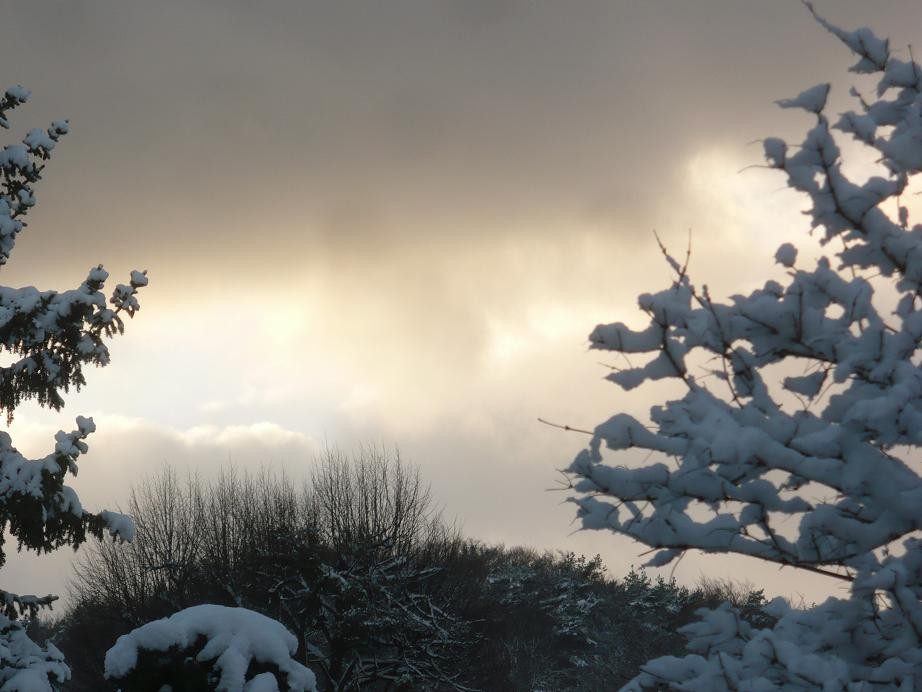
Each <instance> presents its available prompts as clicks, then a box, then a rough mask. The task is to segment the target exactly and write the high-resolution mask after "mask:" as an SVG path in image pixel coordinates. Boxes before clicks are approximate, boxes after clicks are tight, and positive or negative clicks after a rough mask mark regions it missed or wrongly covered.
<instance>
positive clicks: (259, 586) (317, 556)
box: [58, 450, 761, 690]
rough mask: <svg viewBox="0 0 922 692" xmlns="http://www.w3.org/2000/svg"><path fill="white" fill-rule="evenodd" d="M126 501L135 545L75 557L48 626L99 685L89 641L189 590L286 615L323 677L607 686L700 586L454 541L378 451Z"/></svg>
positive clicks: (148, 484)
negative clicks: (301, 470) (65, 603)
mask: <svg viewBox="0 0 922 692" xmlns="http://www.w3.org/2000/svg"><path fill="white" fill-rule="evenodd" d="M129 505H130V506H129V509H130V511H131V512H132V513H133V514H134V515H135V517H136V518H137V525H138V535H137V538H136V540H135V542H134V543H133V544H132V545H131V546H116V547H113V546H112V545H111V544H109V543H98V544H97V545H96V546H95V547H94V548H93V550H92V551H91V552H89V553H87V554H86V555H85V557H84V558H83V559H82V560H81V561H80V564H79V567H78V568H77V572H76V577H75V579H74V581H73V584H72V594H71V595H72V605H71V608H70V610H69V612H68V613H67V617H66V618H65V621H64V622H63V623H60V624H59V626H58V642H59V645H60V647H61V648H62V649H63V650H64V651H65V653H67V654H68V655H69V656H71V657H72V659H73V660H75V661H77V660H79V661H80V662H81V664H80V665H79V666H76V667H75V669H74V671H73V673H74V680H73V682H74V684H73V686H72V687H71V689H75V690H90V689H92V690H97V689H99V690H104V689H114V688H113V687H112V686H108V687H107V685H106V683H105V682H104V681H103V679H102V661H101V660H100V659H101V654H100V653H99V652H102V651H105V650H106V649H107V648H109V647H110V646H111V645H112V644H113V642H114V641H115V639H116V638H117V637H118V636H119V635H121V634H124V633H126V632H128V631H129V630H131V629H134V628H136V627H137V626H139V625H140V624H142V623H145V622H148V621H150V620H152V619H156V618H161V617H164V616H167V615H170V614H172V613H175V612H177V611H180V610H182V609H184V608H187V607H189V606H192V605H195V604H199V603H212V604H219V605H226V606H242V607H245V608H250V609H252V610H256V611H258V612H261V613H263V614H265V615H267V616H269V617H271V618H274V619H276V620H278V621H279V622H281V623H282V624H284V625H285V627H287V628H288V629H289V630H290V631H291V632H292V633H293V634H294V635H295V636H296V637H297V640H298V642H299V650H298V653H297V658H298V660H299V661H300V662H302V663H304V664H305V665H308V666H309V667H310V668H312V669H313V670H314V671H315V672H316V673H317V675H318V679H319V682H320V684H321V687H322V689H329V690H354V689H382V690H385V689H389V690H394V689H463V688H469V689H482V690H497V689H502V690H535V689H554V690H566V689H572V690H597V689H607V688H610V687H612V686H614V685H616V684H619V683H621V682H625V681H627V680H629V679H630V678H631V677H633V676H634V675H635V674H636V673H637V671H638V669H639V666H640V665H641V664H642V663H643V662H644V661H646V660H647V659H648V658H649V657H651V656H656V655H663V654H670V653H677V652H679V651H681V649H682V644H683V640H682V638H681V636H680V635H679V634H677V632H676V629H677V627H678V626H680V625H681V624H684V623H686V622H688V621H690V620H691V613H692V612H693V611H694V610H695V609H696V608H698V607H702V606H704V605H708V604H710V603H711V602H712V600H713V598H714V586H713V585H711V587H709V588H710V590H708V589H703V590H702V589H694V590H689V589H687V588H685V587H681V586H679V585H677V584H676V583H675V582H674V581H669V580H664V579H662V578H659V579H655V580H654V579H651V578H650V577H649V576H648V575H647V574H645V573H644V572H642V571H632V572H631V573H630V574H628V575H627V576H626V577H625V578H624V579H611V578H609V577H608V576H607V575H606V574H605V568H604V566H603V565H602V561H601V559H600V558H599V557H598V556H596V557H595V558H591V559H590V558H586V557H583V556H578V555H575V554H573V553H564V554H553V553H539V552H535V551H532V550H528V549H524V548H504V547H501V546H487V545H483V544H481V543H478V542H476V541H471V540H464V539H463V538H461V536H460V533H459V532H458V531H457V530H456V529H455V528H452V527H451V526H449V525H447V524H446V523H444V522H443V521H442V520H441V519H440V517H439V515H438V513H437V512H436V511H435V510H434V508H433V505H432V502H431V500H430V499H429V495H428V492H427V490H426V488H425V486H424V485H423V484H422V482H421V479H420V477H419V474H418V472H417V470H416V469H415V468H412V467H407V466H406V465H404V464H403V463H401V462H400V461H399V459H397V458H394V457H390V456H387V455H384V454H383V453H381V452H380V451H378V452H375V453H373V454H372V453H371V452H369V451H368V450H366V451H365V456H361V455H360V456H358V457H356V458H347V457H345V456H343V455H341V454H339V453H332V452H331V453H329V454H327V455H326V456H325V457H324V458H323V459H322V460H321V462H320V463H319V464H317V466H316V473H315V475H314V476H313V477H312V478H311V480H310V481H309V482H307V483H305V484H296V483H294V482H292V481H291V480H290V479H288V478H286V477H284V476H279V475H272V474H270V473H267V472H261V473H257V474H255V475H254V474H245V473H239V472H233V471H229V472H228V473H227V474H225V475H224V476H222V477H220V478H218V479H217V480H215V481H213V482H208V483H206V482H204V481H201V480H200V479H197V478H195V477H191V476H190V477H187V478H186V479H185V480H181V479H179V478H178V477H177V474H176V473H175V472H174V471H172V470H170V469H169V468H167V469H165V470H163V471H162V472H160V473H159V474H158V475H156V476H154V477H153V478H151V479H149V480H147V481H145V482H143V483H141V484H140V485H139V486H138V487H136V488H135V489H134V490H133V492H132V494H131V499H130V503H129ZM359 508H362V509H361V510H360V509H359ZM726 587H727V588H733V585H732V584H731V583H730V582H727V584H726ZM750 595H751V594H749V593H748V592H747V591H746V590H745V589H743V590H741V591H740V593H739V596H740V598H749V597H750ZM760 598H761V595H760V594H759V595H758V597H757V598H756V600H757V601H759V602H761V601H760V600H759V599H760ZM754 603H755V601H754ZM168 655H169V652H166V653H164V654H163V656H168ZM161 658H162V656H161Z"/></svg>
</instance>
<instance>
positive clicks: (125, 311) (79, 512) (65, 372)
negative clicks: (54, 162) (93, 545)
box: [0, 86, 147, 691]
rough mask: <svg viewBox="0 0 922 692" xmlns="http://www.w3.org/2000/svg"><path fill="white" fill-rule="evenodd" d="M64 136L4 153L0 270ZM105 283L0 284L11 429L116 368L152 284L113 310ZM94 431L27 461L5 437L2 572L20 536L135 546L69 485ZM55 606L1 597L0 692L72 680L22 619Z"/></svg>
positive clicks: (26, 545) (50, 544) (117, 300)
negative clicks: (119, 345)
mask: <svg viewBox="0 0 922 692" xmlns="http://www.w3.org/2000/svg"><path fill="white" fill-rule="evenodd" d="M28 98H29V91H28V90H26V89H24V88H23V87H21V86H15V87H11V88H9V89H7V90H6V92H5V93H4V94H3V96H2V98H0V126H2V127H3V128H8V127H9V122H8V120H7V116H8V113H9V112H10V111H11V110H13V109H14V108H17V107H18V106H20V105H22V104H23V103H25V102H26V100H27V99H28ZM67 131H68V123H67V121H66V120H56V121H55V122H53V123H51V125H50V126H49V127H48V128H47V129H44V130H43V129H38V128H36V129H33V130H30V131H29V132H28V134H26V136H25V137H24V138H23V139H22V141H21V143H17V144H10V145H7V146H4V147H3V149H2V151H0V265H3V264H6V262H7V260H8V259H9V257H10V253H11V252H12V250H13V246H14V244H15V242H16V238H17V236H18V235H19V234H20V233H21V232H22V230H23V229H24V228H25V226H26V223H25V221H24V217H25V216H26V214H27V213H28V212H29V210H30V209H31V208H32V207H33V206H34V205H35V201H36V198H35V185H36V183H38V181H39V180H41V177H42V173H43V171H44V168H45V161H47V160H48V159H49V158H50V156H51V152H52V151H53V150H54V148H55V146H56V145H57V143H58V141H59V140H60V138H61V137H62V136H63V135H64V134H66V133H67ZM107 278H108V274H107V272H106V271H105V270H104V269H103V268H102V265H99V266H98V267H94V268H92V269H90V272H89V275H88V276H87V278H86V280H85V281H84V282H83V283H82V284H81V285H80V286H79V287H77V288H75V289H72V290H67V291H60V292H59V291H54V290H46V291H39V290H38V289H36V288H34V287H32V286H27V287H24V288H10V287H6V286H0V349H2V350H3V351H4V352H5V353H6V354H7V355H8V358H7V359H5V360H6V362H8V363H9V364H8V365H5V366H3V367H0V409H2V410H3V411H4V412H5V413H6V418H7V422H10V421H11V420H12V418H13V412H14V411H15V409H16V407H17V406H18V405H19V404H20V403H22V402H23V401H27V400H30V399H34V400H36V401H37V402H38V403H39V404H40V405H42V406H48V407H51V408H53V409H55V410H59V409H60V408H61V406H63V404H64V399H63V398H62V396H61V393H62V392H67V391H68V390H69V388H70V387H75V388H76V389H79V388H80V387H81V386H82V385H83V384H85V378H84V376H83V366H84V365H87V364H93V365H98V366H104V365H107V364H108V363H109V350H108V348H107V347H106V339H108V338H109V337H112V336H113V335H115V334H119V333H121V332H122V331H123V329H124V323H123V315H127V316H129V317H131V316H133V315H134V313H135V312H136V311H137V310H138V307H139V306H138V301H137V297H136V294H137V292H138V289H139V288H141V287H142V286H145V285H146V284H147V276H146V274H145V273H144V272H139V271H133V272H131V279H130V281H129V283H127V284H119V285H117V286H116V287H115V290H114V291H113V292H112V295H111V297H110V298H109V300H108V303H107V301H106V297H105V296H104V295H103V293H102V289H103V285H104V283H105V281H106V279H107ZM94 430H95V426H94V424H93V420H92V419H90V418H83V417H77V427H76V430H73V431H72V432H64V431H63V430H62V431H60V432H58V433H57V435H56V436H55V445H54V450H53V451H52V452H51V453H50V454H48V455H47V456H45V457H43V458H40V459H26V458H24V457H23V456H22V455H21V454H20V453H19V452H18V451H17V450H16V448H15V447H13V443H12V440H11V438H10V436H9V434H7V433H6V432H0V567H2V565H3V564H4V562H5V559H6V554H5V552H4V551H3V546H2V541H3V540H4V539H5V538H6V537H12V538H14V539H15V540H16V542H17V545H18V548H19V549H20V550H21V549H26V550H32V551H35V552H38V553H43V552H49V551H52V550H55V549H56V548H60V547H62V546H72V547H75V548H76V547H77V546H79V545H80V544H81V543H83V542H84V541H85V540H86V538H87V536H88V535H93V536H96V537H99V538H101V537H102V536H103V535H104V534H105V533H109V534H111V535H112V536H115V537H118V538H121V539H131V537H132V535H133V532H134V526H133V524H132V522H131V520H130V519H129V518H128V517H126V516H124V515H121V514H118V513H115V512H109V511H103V512H99V513H92V512H89V511H87V510H85V509H84V508H83V507H82V505H81V504H80V500H79V498H78V497H77V494H76V493H75V492H74V491H73V489H71V488H69V487H68V486H67V485H65V479H66V477H67V474H69V473H71V474H76V473H77V458H78V457H79V456H80V455H81V454H83V453H85V452H86V451H87V444H86V442H85V439H86V437H87V436H88V435H90V433H92V432H93V431H94ZM55 599H56V596H52V595H48V596H41V597H39V596H32V595H18V594H14V593H10V592H8V591H3V590H0V688H2V689H3V690H30V691H32V690H50V689H53V685H56V684H57V683H60V682H61V681H63V680H65V679H66V678H67V677H68V675H69V671H68V669H67V666H66V665H65V664H64V661H63V656H61V654H60V652H59V651H58V650H57V649H56V648H55V647H54V646H53V645H51V644H49V645H48V646H47V648H43V647H41V646H39V645H37V644H35V643H34V642H32V641H31V640H30V639H29V638H28V636H27V635H26V633H25V631H24V629H23V624H22V622H21V621H20V620H19V618H20V617H21V616H23V615H26V616H33V617H34V616H35V614H36V613H37V611H38V610H39V609H40V608H44V607H50V606H51V604H52V602H53V601H54V600H55Z"/></svg>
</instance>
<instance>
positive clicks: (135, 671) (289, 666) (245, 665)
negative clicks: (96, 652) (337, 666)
mask: <svg viewBox="0 0 922 692" xmlns="http://www.w3.org/2000/svg"><path fill="white" fill-rule="evenodd" d="M297 650H298V640H297V638H296V637H295V636H294V635H293V634H292V633H291V632H289V631H288V630H286V629H285V627H284V626H282V625H281V624H280V623H278V622H276V621H275V620H273V619H272V618H268V617H266V616H265V615H260V614H259V613H256V612H253V611H252V610H247V609H246V608H228V607H226V606H219V605H199V606H192V607H190V608H186V609H185V610H181V611H179V612H178V613H174V614H173V615H171V616H170V617H168V618H163V619H161V620H154V621H153V622H148V623H147V624H146V625H142V626H141V627H138V628H137V629H135V630H132V631H131V632H129V633H128V634H125V635H122V636H121V637H119V638H118V641H117V642H116V643H115V646H113V647H112V648H111V649H109V651H108V653H106V677H107V678H109V679H111V680H112V681H113V682H115V683H117V684H118V685H119V687H120V689H121V690H123V692H158V691H159V690H163V689H168V690H173V691H174V692H199V691H200V690H217V691H218V692H280V690H286V691H287V692H316V690H317V684H316V679H315V678H314V674H313V673H312V672H311V671H310V670H309V669H307V668H305V667H304V666H303V665H301V664H300V663H298V662H297V661H296V660H295V659H294V658H293V657H294V655H295V653H296V652H297Z"/></svg>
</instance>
